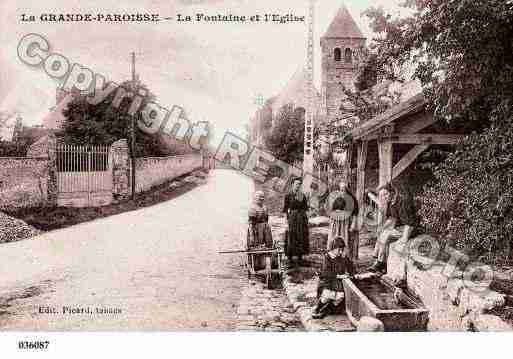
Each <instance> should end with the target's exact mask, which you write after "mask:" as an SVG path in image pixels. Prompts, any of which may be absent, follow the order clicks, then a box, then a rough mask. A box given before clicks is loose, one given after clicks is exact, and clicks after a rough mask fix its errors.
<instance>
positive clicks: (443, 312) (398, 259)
mask: <svg viewBox="0 0 513 359" xmlns="http://www.w3.org/2000/svg"><path fill="white" fill-rule="evenodd" d="M413 240H414V239H406V238H403V239H401V240H399V241H398V242H396V243H393V244H392V245H391V246H390V251H389V257H388V263H387V267H388V272H387V276H388V277H390V278H391V279H392V280H394V281H395V282H397V283H400V282H402V283H405V284H406V285H407V288H408V289H409V290H410V291H411V292H412V293H414V294H415V295H417V296H418V297H419V298H420V299H421V300H422V302H423V303H424V305H425V306H426V307H427V308H428V309H429V310H430V320H429V324H428V329H429V330H430V331H468V330H474V331H512V330H513V328H511V327H510V326H509V325H508V324H507V323H506V322H504V321H502V320H501V319H500V318H499V317H497V316H494V315H490V314H488V312H489V311H491V310H493V309H498V308H501V307H502V306H504V304H505V296H504V295H502V294H499V293H497V292H495V291H492V290H489V289H487V290H485V291H482V292H477V291H475V290H472V288H469V286H465V282H464V281H463V273H462V272H460V271H457V270H451V269H452V267H450V266H449V265H448V263H446V262H443V261H438V260H437V261H434V262H433V263H432V264H431V265H430V266H426V263H425V262H424V261H423V260H422V257H417V256H416V255H415V256H413V255H412V253H415V252H413V251H412V250H409V248H410V245H411V243H413ZM419 258H420V260H421V262H419ZM422 262H424V263H422Z"/></svg>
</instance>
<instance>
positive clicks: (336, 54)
mask: <svg viewBox="0 0 513 359" xmlns="http://www.w3.org/2000/svg"><path fill="white" fill-rule="evenodd" d="M334 57H335V61H340V60H341V59H342V51H340V48H338V47H337V48H336V49H335V51H334Z"/></svg>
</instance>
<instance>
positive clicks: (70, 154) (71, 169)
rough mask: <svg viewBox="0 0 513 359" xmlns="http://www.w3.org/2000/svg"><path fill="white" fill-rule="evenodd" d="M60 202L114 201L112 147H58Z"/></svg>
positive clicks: (84, 204) (76, 204)
mask: <svg viewBox="0 0 513 359" xmlns="http://www.w3.org/2000/svg"><path fill="white" fill-rule="evenodd" d="M56 162H57V163H56V166H57V190H58V195H57V204H58V205H59V206H69V207H97V206H102V205H106V204H109V203H111V202H112V170H111V169H110V164H109V146H75V145H66V144H58V145H57V146H56Z"/></svg>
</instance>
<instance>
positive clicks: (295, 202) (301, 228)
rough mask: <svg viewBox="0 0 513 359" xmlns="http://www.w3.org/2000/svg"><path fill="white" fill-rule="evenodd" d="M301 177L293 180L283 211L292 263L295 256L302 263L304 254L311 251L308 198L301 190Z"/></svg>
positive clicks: (286, 247) (289, 256)
mask: <svg viewBox="0 0 513 359" xmlns="http://www.w3.org/2000/svg"><path fill="white" fill-rule="evenodd" d="M301 183H302V182H301V179H299V178H298V179H295V180H294V181H293V182H292V190H291V191H290V192H289V193H288V194H287V195H286V196H285V201H284V204H283V212H284V213H285V214H286V215H287V221H288V227H289V228H288V233H287V236H286V240H285V255H286V256H287V258H288V259H289V264H292V262H293V257H297V258H298V263H295V264H296V265H297V264H301V262H302V260H303V256H304V255H307V254H308V253H309V252H310V243H309V233H308V216H307V211H308V200H307V198H306V195H305V194H304V193H303V192H302V191H301Z"/></svg>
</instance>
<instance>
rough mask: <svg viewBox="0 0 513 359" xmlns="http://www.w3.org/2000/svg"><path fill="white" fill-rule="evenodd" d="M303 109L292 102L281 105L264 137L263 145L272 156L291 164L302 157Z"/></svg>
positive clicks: (303, 134)
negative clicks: (273, 123) (272, 125)
mask: <svg viewBox="0 0 513 359" xmlns="http://www.w3.org/2000/svg"><path fill="white" fill-rule="evenodd" d="M304 136H305V110H304V109H303V108H294V106H293V105H292V104H288V105H284V106H283V107H281V109H280V111H279V113H278V116H277V118H276V121H275V125H274V127H272V129H271V130H270V131H269V133H268V134H267V136H266V137H265V145H266V147H267V149H268V150H269V151H270V152H271V153H272V154H273V155H274V157H276V158H278V159H280V160H282V161H284V162H286V163H289V164H293V163H294V162H295V161H297V160H302V159H303V151H304V143H303V142H304Z"/></svg>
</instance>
